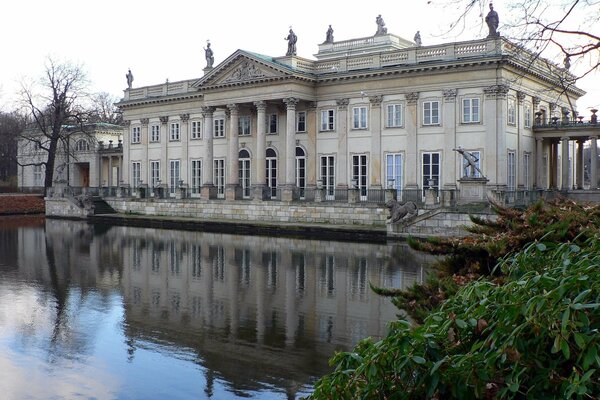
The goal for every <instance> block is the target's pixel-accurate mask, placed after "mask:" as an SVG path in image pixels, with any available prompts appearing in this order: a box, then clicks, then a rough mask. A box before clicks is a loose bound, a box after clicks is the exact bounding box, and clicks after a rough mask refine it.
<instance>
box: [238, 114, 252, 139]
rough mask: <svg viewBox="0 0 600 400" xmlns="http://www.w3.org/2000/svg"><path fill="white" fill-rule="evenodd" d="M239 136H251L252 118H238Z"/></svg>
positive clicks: (246, 116) (245, 116) (247, 116)
mask: <svg viewBox="0 0 600 400" xmlns="http://www.w3.org/2000/svg"><path fill="white" fill-rule="evenodd" d="M238 135H239V136H249V135H250V116H249V115H243V116H241V117H239V118H238Z"/></svg>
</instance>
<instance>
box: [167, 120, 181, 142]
mask: <svg viewBox="0 0 600 400" xmlns="http://www.w3.org/2000/svg"><path fill="white" fill-rule="evenodd" d="M179 138H180V136H179V122H172V123H171V135H170V136H169V139H170V140H172V141H173V140H179Z"/></svg>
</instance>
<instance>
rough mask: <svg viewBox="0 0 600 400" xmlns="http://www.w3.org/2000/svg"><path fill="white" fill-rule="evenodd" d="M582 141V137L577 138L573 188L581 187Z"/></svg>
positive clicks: (583, 141)
mask: <svg viewBox="0 0 600 400" xmlns="http://www.w3.org/2000/svg"><path fill="white" fill-rule="evenodd" d="M583 143H585V140H584V139H577V154H576V156H577V161H576V165H575V168H576V169H575V185H574V186H575V188H576V189H579V190H581V189H583Z"/></svg>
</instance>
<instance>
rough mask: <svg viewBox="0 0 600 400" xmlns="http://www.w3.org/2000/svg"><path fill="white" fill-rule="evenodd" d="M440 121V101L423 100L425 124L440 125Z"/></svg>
mask: <svg viewBox="0 0 600 400" xmlns="http://www.w3.org/2000/svg"><path fill="white" fill-rule="evenodd" d="M439 123H440V102H439V101H424V102H423V125H439Z"/></svg>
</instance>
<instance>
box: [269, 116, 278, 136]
mask: <svg viewBox="0 0 600 400" xmlns="http://www.w3.org/2000/svg"><path fill="white" fill-rule="evenodd" d="M267 133H270V134H275V133H277V114H269V115H267Z"/></svg>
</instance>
